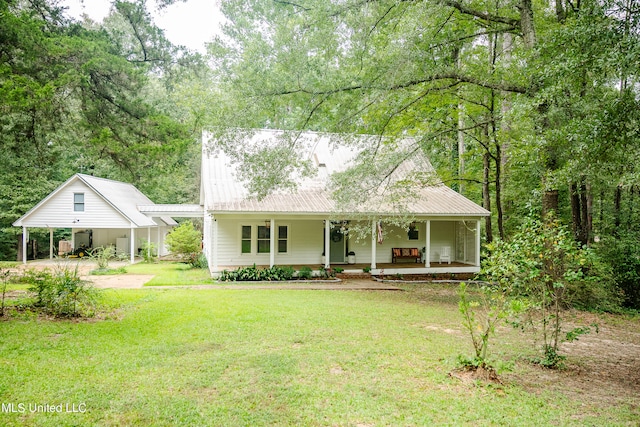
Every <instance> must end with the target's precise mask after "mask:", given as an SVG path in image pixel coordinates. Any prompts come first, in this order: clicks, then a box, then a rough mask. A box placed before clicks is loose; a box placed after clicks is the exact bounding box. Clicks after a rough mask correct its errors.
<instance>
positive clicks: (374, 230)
mask: <svg viewBox="0 0 640 427" xmlns="http://www.w3.org/2000/svg"><path fill="white" fill-rule="evenodd" d="M377 244H378V221H375V220H374V221H371V269H372V270H374V269H376V268H378V266H377V265H376V251H377V249H378V248H377V247H376V245H377Z"/></svg>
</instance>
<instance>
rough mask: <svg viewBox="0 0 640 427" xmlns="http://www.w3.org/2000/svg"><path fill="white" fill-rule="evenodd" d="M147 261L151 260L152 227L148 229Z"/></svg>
mask: <svg viewBox="0 0 640 427" xmlns="http://www.w3.org/2000/svg"><path fill="white" fill-rule="evenodd" d="M147 259H151V227H147Z"/></svg>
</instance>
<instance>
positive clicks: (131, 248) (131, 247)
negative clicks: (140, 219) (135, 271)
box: [129, 225, 136, 264]
mask: <svg viewBox="0 0 640 427" xmlns="http://www.w3.org/2000/svg"><path fill="white" fill-rule="evenodd" d="M135 232H136V229H135V228H133V225H132V226H131V233H130V234H131V236H130V242H129V246H130V248H129V250H130V251H131V264H133V261H134V259H133V258H134V256H135V247H136V240H135V234H134V233H135Z"/></svg>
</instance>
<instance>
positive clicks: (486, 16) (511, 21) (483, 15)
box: [440, 0, 520, 27]
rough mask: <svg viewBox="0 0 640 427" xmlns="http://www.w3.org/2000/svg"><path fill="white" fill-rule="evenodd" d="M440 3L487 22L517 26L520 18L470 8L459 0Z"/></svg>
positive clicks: (445, 0)
mask: <svg viewBox="0 0 640 427" xmlns="http://www.w3.org/2000/svg"><path fill="white" fill-rule="evenodd" d="M440 3H442V4H444V5H446V6H449V7H453V8H454V9H457V10H458V11H459V12H460V13H462V14H465V15H471V16H475V17H476V18H480V19H482V20H485V21H487V22H499V23H501V24H507V25H511V26H514V27H519V26H520V20H519V19H516V18H509V17H506V16H500V15H494V14H493V13H488V12H481V11H479V10H476V9H472V8H470V7H468V6H465V5H463V4H462V3H461V2H459V1H455V0H440Z"/></svg>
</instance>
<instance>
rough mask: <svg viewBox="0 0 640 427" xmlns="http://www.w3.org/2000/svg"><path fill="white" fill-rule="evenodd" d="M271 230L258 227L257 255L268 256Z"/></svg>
mask: <svg viewBox="0 0 640 427" xmlns="http://www.w3.org/2000/svg"><path fill="white" fill-rule="evenodd" d="M270 240H271V228H270V227H267V226H264V225H259V226H258V253H259V254H268V253H269V252H270V249H271V243H270Z"/></svg>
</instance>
